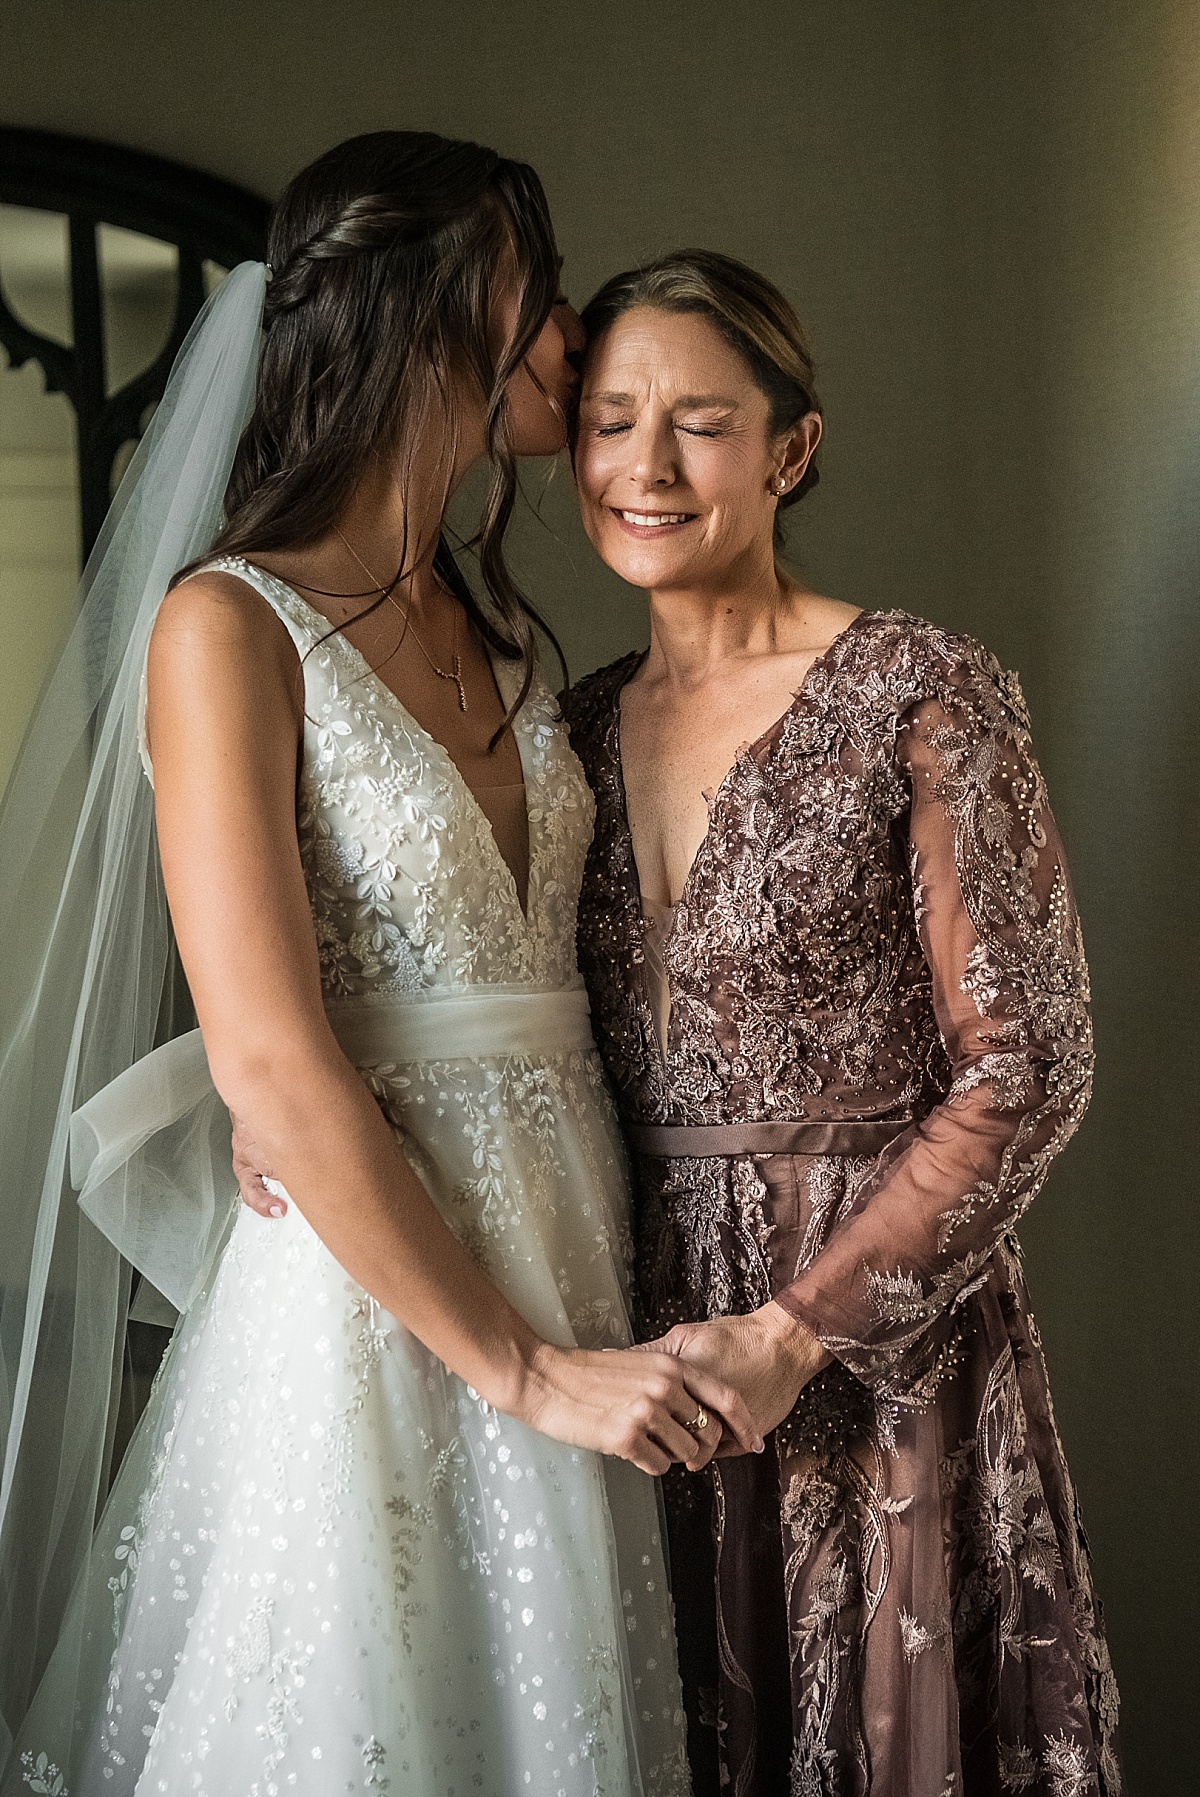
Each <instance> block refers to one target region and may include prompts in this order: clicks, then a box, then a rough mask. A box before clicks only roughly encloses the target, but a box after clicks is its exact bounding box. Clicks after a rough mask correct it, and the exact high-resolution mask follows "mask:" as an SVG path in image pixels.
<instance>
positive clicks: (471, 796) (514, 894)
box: [230, 556, 538, 931]
mask: <svg viewBox="0 0 1200 1797" xmlns="http://www.w3.org/2000/svg"><path fill="white" fill-rule="evenodd" d="M230 560H237V561H241V562H244V563H245V566H246V567H247V568H253V570H254V572H255V573H256V574H261V575H262V576H263V577H264V579H266V580H271V581H274V582H275V584H276V586H280V587H282V588H283V589H284V591H285V592H286V593H288V594H290V596H291V597H292V598H293V599H294V600H295V601H296V603H297V604H298V605H300V606H303V608H304V610H305V611H306V612H308V613H309V615H310V616H311V617H313V618H315V619H317V620H318V622H319V623H320V624H321V625H322V626H324V628H323V630H322V637H323V638H324V639H325V640H326V641H328V640H329V639H330V638H332V637H336V638H337V641H338V643H339V644H340V646H341V649H342V651H343V653H344V654H345V656H346V657H347V659H348V660H349V661H350V663H351V666H352V667H356V668H357V669H358V672H356V674H355V679H356V680H357V681H359V682H361V683H363V684H365V685H367V686H368V687H369V688H370V689H371V690H373V691H374V692H375V693H376V694H377V695H381V696H382V698H383V700H384V701H385V702H386V703H387V704H388V705H390V706H391V708H392V710H393V711H395V712H396V713H397V714H398V715H399V717H400V718H401V720H402V721H403V723H404V727H405V729H406V730H407V731H408V732H409V734H410V735H412V736H414V737H415V738H416V739H417V741H418V742H420V743H422V744H423V745H428V749H430V750H432V751H433V759H434V760H435V761H437V762H439V763H440V764H441V768H442V772H443V775H444V777H445V778H446V779H447V780H448V781H449V783H450V786H451V788H454V787H457V788H458V789H459V790H460V792H461V793H462V794H464V795H465V797H466V802H467V807H468V811H469V813H470V814H471V815H472V816H473V817H474V819H475V822H476V824H477V825H478V826H479V830H480V832H481V833H482V835H483V836H484V837H486V839H487V842H488V844H489V847H490V851H491V853H492V854H493V855H494V856H495V858H496V861H497V863H498V864H499V867H500V868H501V869H502V870H503V873H504V875H505V876H506V878H507V880H508V884H509V887H510V888H511V893H510V896H511V898H512V902H513V909H514V910H515V911H516V914H517V916H518V917H519V918H520V920H521V927H522V929H523V930H525V931H528V930H529V929H530V928H531V927H532V917H533V900H534V882H535V875H536V874H537V873H538V866H537V862H538V854H537V847H538V845H537V843H536V842H535V840H534V832H533V825H532V821H531V819H530V815H529V782H530V778H531V770H530V768H529V767H528V765H527V763H526V759H525V751H526V742H525V730H524V728H523V727H521V728H518V724H520V723H521V720H520V719H519V718H515V719H514V720H513V726H512V732H513V740H514V742H515V743H516V745H517V756H518V759H519V760H520V763H521V782H520V784H521V786H522V788H523V790H524V793H525V818H526V829H527V831H528V853H529V873H528V876H527V879H526V884H525V903H524V904H523V905H522V903H521V894H520V891H519V888H518V886H517V876H516V874H515V873H514V872H513V870H512V868H511V867H510V865H509V863H508V860H507V858H506V857H505V855H504V853H503V851H502V850H501V847H500V844H499V842H498V841H497V840H496V832H495V830H493V828H492V821H491V819H490V818H489V816H488V814H487V812H486V811H485V810H484V808H483V806H482V805H481V804H480V803H479V800H478V798H477V797H476V796H475V789H474V787H473V786H472V785H471V783H470V781H469V780H468V779H467V776H466V775H465V774H464V773H463V771H462V769H461V768H460V767H459V765H458V763H457V761H455V759H454V757H453V755H452V754H451V753H450V751H449V749H448V748H447V747H446V745H445V743H444V742H441V741H440V740H439V739H438V738H437V737H436V736H435V735H434V734H433V732H432V730H427V729H426V728H425V726H424V724H422V723H421V721H420V719H419V718H417V717H416V716H415V715H414V714H413V713H412V712H411V711H410V710H409V708H408V706H407V705H406V704H405V703H404V701H403V699H401V698H400V697H399V696H398V695H397V694H396V693H394V692H393V691H392V689H391V687H390V686H389V685H388V683H387V681H386V680H381V679H380V677H379V675H378V674H377V673H376V671H375V669H374V668H373V667H372V666H371V664H370V662H369V661H368V660H367V658H366V656H365V655H364V654H363V652H362V650H361V649H359V648H356V647H355V645H354V644H353V643H352V642H351V641H350V638H349V637H348V636H347V635H346V633H345V631H344V630H343V629H341V627H340V626H339V625H337V624H332V623H330V621H329V619H328V618H327V617H326V616H325V613H324V612H322V611H318V610H317V608H316V606H315V605H310V604H309V602H308V600H307V599H306V598H305V597H304V595H303V593H300V592H297V590H296V588H295V587H294V586H292V584H291V582H290V581H287V580H284V579H282V577H281V576H280V575H278V574H272V573H271V572H270V570H269V569H268V568H260V567H259V566H258V564H257V562H251V561H248V560H247V559H246V558H245V557H244V556H237V557H230ZM485 653H486V651H485ZM488 661H489V662H490V663H491V668H492V679H493V680H494V681H495V682H496V691H497V692H498V693H499V695H500V699H501V702H502V703H503V702H504V692H503V689H502V688H501V685H500V675H499V673H498V672H497V669H496V664H495V663H494V662H493V661H492V658H491V656H490V654H489V655H488ZM512 784H513V785H516V782H515V781H514V782H512Z"/></svg>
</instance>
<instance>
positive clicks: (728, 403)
mask: <svg viewBox="0 0 1200 1797" xmlns="http://www.w3.org/2000/svg"><path fill="white" fill-rule="evenodd" d="M583 403H584V405H589V404H590V405H596V404H598V405H606V406H632V405H636V404H637V395H636V394H633V393H585V394H584V396H583ZM737 403H738V402H737V400H736V399H729V398H727V397H726V395H725V394H723V393H681V394H680V395H679V397H678V398H677V399H674V400H672V402H671V409H672V411H680V410H683V411H689V412H695V411H700V410H702V409H703V408H705V407H708V408H716V407H718V406H719V407H722V408H723V409H724V410H725V411H728V412H733V411H736V410H737Z"/></svg>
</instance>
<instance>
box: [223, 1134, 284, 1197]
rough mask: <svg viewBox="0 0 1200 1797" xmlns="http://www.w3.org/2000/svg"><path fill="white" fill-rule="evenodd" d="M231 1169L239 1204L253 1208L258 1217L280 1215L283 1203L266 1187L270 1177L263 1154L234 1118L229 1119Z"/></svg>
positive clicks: (275, 1193)
mask: <svg viewBox="0 0 1200 1797" xmlns="http://www.w3.org/2000/svg"><path fill="white" fill-rule="evenodd" d="M233 1172H234V1177H235V1178H236V1180H237V1182H238V1191H239V1193H240V1194H241V1199H242V1203H243V1204H246V1205H249V1207H250V1209H251V1210H252V1211H257V1213H258V1215H259V1216H260V1217H282V1216H284V1215H286V1213H287V1203H286V1201H285V1200H284V1199H283V1198H281V1197H280V1196H279V1194H278V1192H270V1191H268V1190H267V1187H266V1185H265V1184H264V1181H265V1180H267V1179H270V1177H271V1175H270V1173H269V1172H268V1171H267V1168H266V1163H265V1157H264V1156H263V1155H262V1154H261V1153H260V1152H259V1151H258V1150H257V1149H256V1148H255V1146H254V1142H253V1140H252V1139H251V1136H250V1132H249V1131H248V1130H247V1128H246V1126H245V1124H244V1123H242V1122H240V1121H239V1119H238V1118H237V1117H234V1119H233Z"/></svg>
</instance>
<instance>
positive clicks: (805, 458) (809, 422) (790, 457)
mask: <svg viewBox="0 0 1200 1797" xmlns="http://www.w3.org/2000/svg"><path fill="white" fill-rule="evenodd" d="M820 441H821V414H820V413H819V412H806V413H805V414H804V416H803V418H801V419H800V421H799V422H798V423H797V424H795V425H793V426H792V428H791V430H790V431H787V432H786V433H785V434H784V435H783V436H782V437H780V438H779V440H778V443H777V445H776V450H775V469H776V474H775V490H776V491H777V493H778V495H779V497H780V498H781V499H783V498H786V496H787V495H788V494H789V493H791V492H793V491H794V489H795V488H796V487H797V486H798V485H799V484H800V482H801V481H802V480H803V479H804V475H805V471H806V470H807V468H808V465H809V463H810V462H811V461H812V459H813V457H814V455H816V453H817V445H818V444H819V443H820Z"/></svg>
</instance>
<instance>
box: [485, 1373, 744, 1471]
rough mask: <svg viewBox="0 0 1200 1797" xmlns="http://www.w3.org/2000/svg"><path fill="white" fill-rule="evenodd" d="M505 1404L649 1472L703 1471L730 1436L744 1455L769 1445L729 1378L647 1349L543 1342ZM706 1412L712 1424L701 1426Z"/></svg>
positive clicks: (559, 1436)
mask: <svg viewBox="0 0 1200 1797" xmlns="http://www.w3.org/2000/svg"><path fill="white" fill-rule="evenodd" d="M502 1408H507V1409H509V1410H510V1414H512V1415H513V1416H516V1417H517V1418H518V1419H519V1420H520V1421H521V1422H525V1423H528V1424H530V1425H531V1426H532V1427H533V1428H535V1429H539V1430H540V1431H541V1432H542V1434H544V1435H552V1436H553V1437H554V1438H555V1440H556V1441H565V1442H569V1443H570V1444H571V1445H572V1446H573V1447H580V1448H591V1449H592V1450H593V1451H594V1452H597V1453H601V1454H613V1455H616V1456H618V1457H619V1458H620V1459H622V1460H631V1461H632V1462H633V1464H634V1465H635V1466H638V1467H640V1468H641V1470H642V1471H643V1472H646V1473H653V1474H661V1473H665V1472H666V1470H667V1468H668V1467H669V1466H670V1465H671V1463H672V1462H673V1461H674V1462H682V1464H683V1465H684V1466H686V1467H687V1468H688V1470H689V1472H699V1470H700V1468H701V1467H702V1466H706V1465H707V1464H708V1462H709V1461H710V1460H711V1459H712V1457H713V1453H714V1451H715V1450H717V1449H718V1445H719V1444H720V1443H722V1442H728V1441H730V1440H732V1441H733V1443H734V1449H733V1451H734V1452H735V1453H739V1454H743V1453H746V1452H748V1451H749V1450H750V1449H751V1448H754V1447H756V1446H759V1445H761V1443H760V1441H759V1437H758V1433H757V1431H756V1429H755V1427H754V1423H753V1421H752V1419H751V1417H750V1413H749V1411H748V1409H747V1407H746V1405H745V1404H744V1403H743V1401H742V1399H741V1397H740V1396H739V1395H738V1393H737V1391H736V1390H735V1389H734V1388H733V1386H732V1384H730V1382H729V1381H728V1380H726V1379H724V1378H722V1377H720V1376H719V1375H717V1374H715V1373H713V1372H710V1371H709V1370H708V1368H707V1367H704V1366H696V1365H692V1364H690V1363H688V1362H686V1361H684V1360H682V1359H681V1358H680V1357H679V1356H678V1355H675V1354H671V1353H655V1352H654V1351H653V1350H651V1351H650V1352H649V1353H647V1352H646V1351H645V1349H643V1348H638V1349H633V1348H615V1349H614V1348H609V1349H604V1350H602V1351H600V1352H598V1353H597V1352H595V1351H592V1350H588V1349H582V1348H558V1347H554V1346H552V1345H551V1344H550V1343H549V1342H542V1343H541V1345H540V1346H539V1347H538V1348H537V1349H536V1350H535V1352H534V1354H533V1357H532V1361H531V1364H530V1366H529V1369H528V1373H527V1375H526V1378H525V1381H524V1385H523V1389H522V1391H521V1392H520V1394H519V1395H518V1397H517V1400H516V1402H515V1403H513V1404H512V1405H511V1406H502ZM700 1411H707V1412H708V1414H709V1422H708V1425H707V1427H706V1428H705V1429H703V1430H698V1429H697V1430H695V1431H694V1432H693V1429H692V1427H691V1425H693V1424H694V1422H695V1420H696V1419H697V1416H698V1413H699V1412H700Z"/></svg>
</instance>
